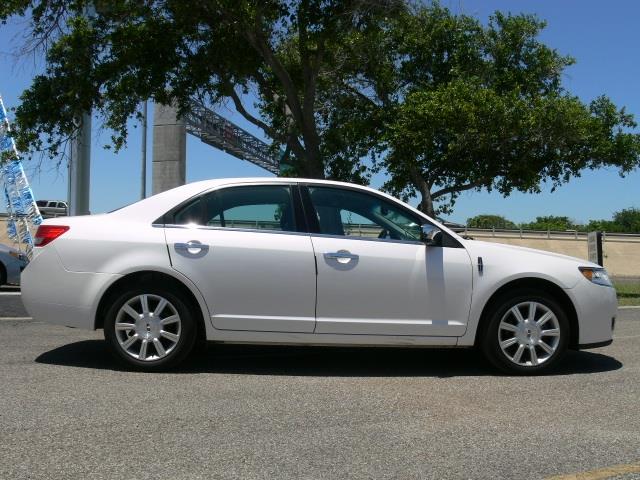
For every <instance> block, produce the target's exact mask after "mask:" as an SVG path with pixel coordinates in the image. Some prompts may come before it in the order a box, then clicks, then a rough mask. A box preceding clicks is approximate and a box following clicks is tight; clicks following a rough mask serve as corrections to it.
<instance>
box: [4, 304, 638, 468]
mask: <svg viewBox="0 0 640 480" xmlns="http://www.w3.org/2000/svg"><path fill="white" fill-rule="evenodd" d="M11 298H13V297H11ZM18 298H19V297H18ZM7 302H9V303H11V302H13V300H7V298H5V297H1V296H0V317H1V318H3V319H4V320H2V321H0V379H2V388H0V459H2V461H1V462H0V478H3V479H4V478H7V479H9V478H10V479H17V478H154V479H162V478H189V479H194V478H243V479H244V478H278V479H281V478H517V479H523V478H545V477H548V476H552V475H561V474H572V473H579V472H585V471H593V470H598V469H602V468H603V467H608V466H612V465H627V467H626V468H627V470H619V472H621V474H620V475H618V476H616V477H615V478H620V479H622V478H634V477H633V476H634V475H636V477H635V478H637V474H634V473H629V472H632V471H633V468H631V470H629V467H628V465H629V464H632V467H633V464H634V463H637V462H638V461H640V433H639V432H640V409H639V408H638V405H639V404H640V381H639V380H640V348H638V343H639V341H640V310H624V311H621V312H620V315H619V321H618V326H617V331H616V340H615V342H614V343H613V345H611V346H610V347H607V348H603V349H599V350H594V351H590V352H580V353H577V352H572V353H570V354H569V355H568V357H567V359H566V361H565V362H564V363H563V365H562V366H561V367H560V368H559V370H558V371H557V372H555V373H554V374H552V375H548V376H543V377H535V378H519V377H505V376H501V375H498V374H497V373H496V372H495V371H494V370H492V369H491V368H489V367H488V366H487V365H486V364H485V362H484V361H483V360H482V359H481V358H480V357H479V356H478V355H477V354H476V353H475V352H473V351H469V350H424V349H406V350H400V349H395V348H393V349H391V348H388V349H387V348H375V349H353V348H319V347H318V348H313V347H310V348H293V347H285V346H278V347H276V346H274V347H255V346H210V348H209V349H208V351H207V352H206V354H205V355H204V356H203V357H202V358H201V359H200V360H199V361H198V362H192V363H190V364H189V365H187V366H186V367H185V368H183V369H182V370H180V371H177V372H174V373H163V374H142V373H136V372H128V371H122V370H120V369H119V367H118V366H117V365H116V364H115V363H114V362H113V360H112V359H111V357H110V356H109V355H108V353H107V351H106V349H105V345H104V343H103V341H102V335H101V332H87V331H81V330H73V329H68V328H63V327H53V326H49V325H45V324H43V323H38V322H34V321H31V320H6V317H7V316H11V315H7V313H6V308H12V307H10V306H7V305H9V303H7ZM20 316H21V315H20ZM624 472H627V473H624ZM584 478H592V477H584ZM593 478H596V477H593ZM597 478H602V477H597Z"/></svg>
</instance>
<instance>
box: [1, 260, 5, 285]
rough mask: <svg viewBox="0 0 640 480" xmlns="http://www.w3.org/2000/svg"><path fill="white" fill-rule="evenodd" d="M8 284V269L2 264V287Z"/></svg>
mask: <svg viewBox="0 0 640 480" xmlns="http://www.w3.org/2000/svg"><path fill="white" fill-rule="evenodd" d="M6 283H7V269H6V267H5V266H4V263H1V262H0V287H1V286H2V285H5V284H6Z"/></svg>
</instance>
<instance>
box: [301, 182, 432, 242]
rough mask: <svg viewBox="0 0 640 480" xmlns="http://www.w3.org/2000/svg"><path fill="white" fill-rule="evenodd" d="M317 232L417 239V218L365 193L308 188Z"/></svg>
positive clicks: (328, 188)
mask: <svg viewBox="0 0 640 480" xmlns="http://www.w3.org/2000/svg"><path fill="white" fill-rule="evenodd" d="M309 194H310V196H311V203H312V204H313V207H314V209H315V211H316V215H317V218H318V223H319V225H320V233H323V234H327V235H340V236H350V237H364V238H373V239H375V238H377V239H392V240H409V241H420V219H418V218H416V217H414V216H413V215H412V214H411V213H410V212H407V211H405V210H403V209H401V208H399V207H397V206H396V205H394V204H393V203H391V202H389V201H387V200H385V199H383V198H381V197H378V196H376V195H371V194H368V193H365V192H359V191H356V190H347V189H341V188H333V187H311V186H310V187H309Z"/></svg>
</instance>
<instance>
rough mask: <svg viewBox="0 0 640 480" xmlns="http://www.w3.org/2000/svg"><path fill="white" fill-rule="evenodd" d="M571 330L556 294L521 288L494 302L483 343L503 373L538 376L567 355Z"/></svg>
mask: <svg viewBox="0 0 640 480" xmlns="http://www.w3.org/2000/svg"><path fill="white" fill-rule="evenodd" d="M532 304H533V305H534V308H533V310H532V309H531V308H532V307H531V305H532ZM518 312H519V313H520V315H518ZM531 313H533V316H534V321H533V322H531ZM569 333H570V332H569V321H568V319H567V315H566V313H565V312H564V310H563V309H562V307H561V306H560V305H559V304H558V302H557V301H556V300H555V299H554V298H553V297H551V296H549V295H548V294H546V293H544V292H540V291H537V290H525V289H521V290H516V291H514V292H510V293H509V295H507V296H503V297H501V298H500V299H499V300H498V301H497V302H496V303H495V304H494V308H493V309H492V310H491V311H490V312H489V318H488V323H487V324H486V328H485V330H484V332H483V335H482V340H481V345H480V346H481V348H482V351H483V353H484V354H485V356H486V357H487V359H488V360H489V361H490V362H491V363H492V364H493V365H495V366H496V367H497V368H499V369H500V370H502V371H503V372H506V373H510V374H517V375H538V374H541V373H545V372H548V371H549V370H550V369H552V368H553V366H554V365H556V364H557V363H558V362H559V361H560V359H561V358H562V357H563V355H564V354H565V352H566V350H567V344H568V340H569Z"/></svg>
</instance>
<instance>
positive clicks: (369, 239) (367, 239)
mask: <svg viewBox="0 0 640 480" xmlns="http://www.w3.org/2000/svg"><path fill="white" fill-rule="evenodd" d="M310 235H311V237H312V238H313V237H321V238H340V239H342V240H359V241H361V242H380V243H404V244H408V245H422V246H423V247H426V245H425V244H424V242H421V241H420V240H396V239H393V238H372V237H360V236H355V235H331V234H328V233H311V234H310Z"/></svg>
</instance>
